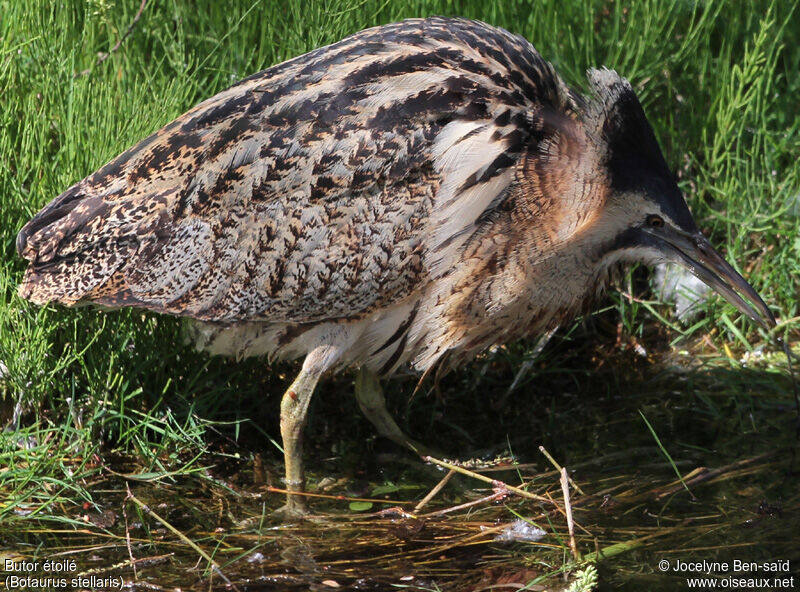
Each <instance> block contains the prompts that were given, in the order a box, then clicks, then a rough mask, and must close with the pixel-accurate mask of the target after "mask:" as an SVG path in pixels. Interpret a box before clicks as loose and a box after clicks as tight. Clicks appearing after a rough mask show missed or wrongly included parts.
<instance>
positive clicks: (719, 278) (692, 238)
mask: <svg viewBox="0 0 800 592" xmlns="http://www.w3.org/2000/svg"><path fill="white" fill-rule="evenodd" d="M647 234H649V235H650V236H652V237H655V238H657V239H660V240H658V243H659V246H660V247H661V250H662V252H663V253H664V255H666V256H667V257H668V258H669V259H670V260H672V261H674V262H675V263H678V264H680V265H682V266H683V267H685V268H686V269H688V270H689V271H691V272H692V273H693V274H694V275H696V276H697V277H698V278H699V279H700V280H702V281H703V282H704V283H706V284H708V286H710V287H711V288H713V289H714V290H715V291H716V292H717V293H719V294H720V295H721V296H722V297H723V298H725V300H727V301H728V302H730V303H731V304H732V305H733V306H735V307H736V308H737V309H739V310H740V311H741V312H742V313H744V314H746V315H747V316H748V317H750V318H751V319H753V321H755V322H756V323H757V324H758V326H760V327H762V328H764V329H766V330H767V331H769V330H770V329H771V328H772V327H774V326H775V325H776V324H777V322H776V321H775V317H774V316H773V314H772V311H770V309H769V308H767V305H766V304H765V303H764V301H763V300H762V299H761V296H759V295H758V292H756V291H755V290H754V289H753V287H752V286H751V285H750V284H748V283H747V282H746V281H745V279H744V278H743V277H742V276H741V275H739V274H738V273H737V272H736V270H735V269H733V267H731V266H730V264H729V263H728V262H727V261H725V259H723V257H722V255H720V254H719V253H717V251H715V250H714V247H712V246H711V244H710V243H709V242H708V240H707V239H706V237H704V236H703V235H702V234H700V233H699V232H698V233H696V234H689V233H684V232H682V231H680V230H676V229H674V228H669V227H664V228H658V229H655V228H649V229H648V230H647ZM743 297H744V298H743ZM745 298H746V299H747V300H749V301H750V303H748V302H746V301H745ZM751 304H752V306H751ZM754 307H755V308H754Z"/></svg>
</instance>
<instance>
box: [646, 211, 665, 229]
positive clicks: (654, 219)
mask: <svg viewBox="0 0 800 592" xmlns="http://www.w3.org/2000/svg"><path fill="white" fill-rule="evenodd" d="M647 225H648V226H652V227H653V228H663V227H664V219H663V218H662V217H661V216H656V215H655V214H653V215H651V216H648V217H647Z"/></svg>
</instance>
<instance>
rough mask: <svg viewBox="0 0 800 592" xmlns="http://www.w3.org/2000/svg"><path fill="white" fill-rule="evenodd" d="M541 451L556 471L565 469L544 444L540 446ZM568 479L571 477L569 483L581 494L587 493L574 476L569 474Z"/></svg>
mask: <svg viewBox="0 0 800 592" xmlns="http://www.w3.org/2000/svg"><path fill="white" fill-rule="evenodd" d="M539 452H541V453H542V454H544V456H545V458H546V459H547V460H549V461H550V464H551V465H553V466H554V467H555V468H556V471H558V472H559V473H561V472H562V471H563V470H564V469H563V467H562V466H561V465H560V464H558V463H557V462H556V459H554V458H553V457H552V456H551V455H550V453H549V452H547V449H546V448H545V447H544V446H539ZM567 479H569V484H570V485H572V487H573V488H574V489H575V491H577V492H578V493H580V494H581V495H586V494H585V493H583V490H582V489H581V488H580V487H578V484H577V483H575V481H573V480H572V477H570V476H569V475H567Z"/></svg>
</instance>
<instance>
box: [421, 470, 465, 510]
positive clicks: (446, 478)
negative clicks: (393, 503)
mask: <svg viewBox="0 0 800 592" xmlns="http://www.w3.org/2000/svg"><path fill="white" fill-rule="evenodd" d="M455 474H456V472H455V470H454V469H450V470H449V471H448V473H447V474H446V475H445V476H444V477H442V480H441V481H439V482H438V483H437V484H436V486H435V487H434V488H433V489H431V490H430V491H429V492H428V495H426V496H425V497H423V498H422V501H420V502H419V503H418V504H417V505H416V506H414V512H419V511H420V510H421V509H422V508H424V507H425V506H427V505H428V502H430V501H431V500H432V499H433V498H434V497H436V495H437V494H438V493H439V492H440V491H441V490H442V488H443V487H444V486H445V485H447V482H448V481H450V479H452V478H453V475H455Z"/></svg>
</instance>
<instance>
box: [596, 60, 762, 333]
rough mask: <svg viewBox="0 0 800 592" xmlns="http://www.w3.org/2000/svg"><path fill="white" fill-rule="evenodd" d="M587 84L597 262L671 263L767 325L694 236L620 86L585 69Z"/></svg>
mask: <svg viewBox="0 0 800 592" xmlns="http://www.w3.org/2000/svg"><path fill="white" fill-rule="evenodd" d="M589 82H590V84H591V87H592V90H593V92H594V94H595V99H594V100H593V101H590V102H589V103H587V105H586V108H585V109H586V110H585V117H586V119H585V120H584V123H585V124H586V125H587V128H588V130H587V131H588V135H589V138H590V139H589V140H588V141H589V142H590V143H591V144H594V147H595V148H596V151H595V154H598V155H600V156H599V161H600V162H597V163H596V164H597V165H598V166H599V169H600V170H601V171H602V175H603V177H604V183H603V185H604V186H605V188H606V191H605V192H604V193H605V199H604V200H603V205H602V207H601V211H600V212H598V216H597V218H596V223H597V225H599V226H601V227H603V234H604V236H605V237H606V241H607V242H606V246H605V249H604V251H605V253H604V257H606V258H608V259H609V260H614V261H628V262H643V263H646V264H653V263H660V262H671V263H677V264H679V265H681V266H682V267H684V268H686V269H687V270H689V271H690V272H691V273H693V274H694V275H695V276H697V277H698V278H699V279H700V280H702V281H703V282H705V283H706V284H708V286H710V287H711V288H713V289H714V290H715V291H716V292H718V293H719V294H720V295H721V296H722V297H723V298H725V299H726V300H727V301H728V302H730V303H731V304H732V305H733V306H735V307H736V308H737V309H739V310H740V311H741V312H742V313H744V314H746V315H747V316H749V317H750V318H751V319H753V321H755V322H756V323H757V324H758V325H759V326H761V327H763V328H764V329H767V330H769V329H770V328H772V327H774V326H775V324H776V321H775V317H774V316H773V315H772V312H771V311H770V310H769V308H767V305H766V304H765V303H764V301H763V300H762V299H761V297H760V296H759V295H758V293H757V292H756V291H755V290H754V289H753V287H752V286H750V284H748V283H747V281H745V279H744V278H743V277H742V276H741V275H739V274H738V273H737V272H736V270H734V269H733V267H731V265H730V264H729V263H728V262H727V261H725V259H724V258H723V257H722V256H721V255H720V254H719V253H718V252H717V251H716V250H715V249H714V248H713V247H712V246H711V244H710V243H709V242H708V239H706V237H705V236H703V234H702V233H701V232H700V230H698V228H697V225H696V224H695V221H694V219H693V218H692V214H691V212H690V211H689V208H688V207H687V205H686V201H685V200H684V198H683V195H682V194H681V192H680V190H679V189H678V187H677V185H676V184H675V182H674V180H673V179H672V175H671V173H670V171H669V168H668V167H667V164H666V162H665V161H664V157H663V156H662V154H661V150H660V148H659V146H658V142H657V141H656V138H655V135H654V134H653V130H652V128H651V127H650V124H649V123H648V121H647V119H646V118H645V115H644V111H643V110H642V107H641V105H640V103H639V101H638V99H637V98H636V94H635V93H634V91H633V89H632V88H631V85H630V84H629V83H628V81H626V80H625V79H623V78H621V77H620V76H619V75H618V74H617V73H616V72H614V71H612V70H606V69H603V70H590V71H589ZM612 237H613V238H612Z"/></svg>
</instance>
